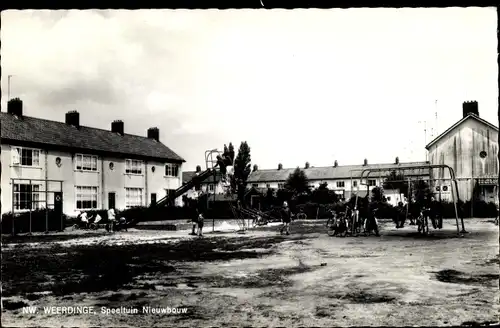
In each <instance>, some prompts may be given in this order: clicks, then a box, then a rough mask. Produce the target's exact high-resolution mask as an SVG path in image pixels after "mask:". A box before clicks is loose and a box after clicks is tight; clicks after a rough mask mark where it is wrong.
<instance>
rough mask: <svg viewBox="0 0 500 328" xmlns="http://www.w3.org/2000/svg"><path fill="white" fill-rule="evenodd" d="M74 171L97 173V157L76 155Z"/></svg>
mask: <svg viewBox="0 0 500 328" xmlns="http://www.w3.org/2000/svg"><path fill="white" fill-rule="evenodd" d="M76 169H77V170H79V171H91V172H97V156H94V155H81V154H77V155H76Z"/></svg>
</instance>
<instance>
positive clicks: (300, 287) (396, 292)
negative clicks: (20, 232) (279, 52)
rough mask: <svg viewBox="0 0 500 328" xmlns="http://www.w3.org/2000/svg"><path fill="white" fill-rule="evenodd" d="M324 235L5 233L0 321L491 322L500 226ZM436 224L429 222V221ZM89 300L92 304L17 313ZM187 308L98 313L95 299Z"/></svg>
mask: <svg viewBox="0 0 500 328" xmlns="http://www.w3.org/2000/svg"><path fill="white" fill-rule="evenodd" d="M454 223H455V222H454V220H445V222H444V226H443V229H442V230H438V231H431V233H432V235H431V236H427V237H423V236H419V235H417V233H416V228H415V227H412V226H407V227H405V228H403V229H396V228H395V227H394V225H393V224H392V223H389V222H385V223H382V228H381V233H382V236H381V237H375V236H370V237H346V238H341V237H329V236H328V235H327V234H326V231H325V227H324V224H325V222H324V221H302V222H294V223H292V235H290V236H280V235H279V234H278V233H277V227H276V226H273V227H263V228H259V229H255V230H251V231H248V232H247V233H246V234H237V233H234V232H218V233H206V234H205V236H204V237H202V238H198V237H193V236H188V234H187V232H186V231H177V232H171V231H169V232H165V231H148V230H135V229H130V230H129V231H128V232H119V233H115V234H107V233H102V232H91V233H83V232H70V233H59V234H54V235H35V236H31V237H16V238H12V237H2V292H3V294H2V303H3V311H2V326H19V327H26V326H35V325H36V326H45V327H49V326H57V327H67V326H78V327H85V326H113V327H118V326H120V327H124V326H131V327H140V326H141V327H142V326H161V327H165V326H174V325H176V326H179V325H181V326H191V327H195V326H196V327H202V326H208V325H211V326H222V325H234V326H243V325H246V326H248V325H251V326H287V327H292V326H294V327H295V326H328V327H330V326H435V325H437V326H443V325H472V324H476V323H480V324H488V323H497V322H498V321H499V319H498V313H499V309H500V306H499V296H498V289H499V282H498V281H499V274H498V273H499V255H498V254H499V229H498V226H495V225H494V224H493V220H488V219H472V220H471V219H468V220H467V221H466V228H467V230H468V231H469V232H470V233H468V234H465V235H464V236H463V237H457V235H456V228H455V226H454ZM431 230H432V229H431ZM25 306H37V307H38V308H39V309H40V308H43V307H51V306H93V307H95V309H96V311H97V312H96V313H95V314H73V315H68V314H45V313H43V311H42V310H39V311H38V313H36V314H27V313H23V311H22V308H23V307H25ZM143 306H151V307H154V308H167V307H168V308H184V309H186V313H182V314H147V313H143V312H142V310H139V311H138V313H137V314H102V313H100V309H101V307H105V308H106V309H115V308H120V307H126V308H136V309H142V307H143Z"/></svg>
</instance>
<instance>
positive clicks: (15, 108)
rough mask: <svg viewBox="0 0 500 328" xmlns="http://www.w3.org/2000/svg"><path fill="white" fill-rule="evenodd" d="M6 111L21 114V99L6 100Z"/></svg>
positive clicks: (19, 115)
mask: <svg viewBox="0 0 500 328" xmlns="http://www.w3.org/2000/svg"><path fill="white" fill-rule="evenodd" d="M7 113H9V114H11V115H16V116H18V117H22V116H23V101H22V100H21V99H19V98H14V99H11V100H9V101H8V102H7Z"/></svg>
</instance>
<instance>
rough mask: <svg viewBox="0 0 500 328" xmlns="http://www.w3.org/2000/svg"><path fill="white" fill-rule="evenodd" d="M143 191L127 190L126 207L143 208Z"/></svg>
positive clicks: (137, 189) (136, 189)
mask: <svg viewBox="0 0 500 328" xmlns="http://www.w3.org/2000/svg"><path fill="white" fill-rule="evenodd" d="M142 205H143V203H142V189H141V188H125V207H127V208H130V207H136V206H142Z"/></svg>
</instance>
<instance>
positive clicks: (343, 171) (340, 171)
mask: <svg viewBox="0 0 500 328" xmlns="http://www.w3.org/2000/svg"><path fill="white" fill-rule="evenodd" d="M419 165H428V163H427V162H408V163H400V164H368V165H366V166H364V165H344V166H337V167H334V166H326V167H310V168H308V169H303V170H304V172H305V174H306V176H307V178H308V179H309V180H310V181H323V180H335V179H350V178H351V170H359V171H353V172H352V177H353V178H360V177H361V170H363V169H376V168H388V170H387V171H380V172H372V173H371V174H370V176H371V177H378V176H387V175H389V174H390V173H391V171H393V170H397V169H398V168H399V169H402V168H406V169H407V170H405V171H404V172H402V173H403V174H404V175H405V176H427V175H429V171H428V170H427V169H411V168H412V167H415V166H419ZM294 170H295V168H293V169H292V168H288V169H281V170H277V169H274V170H258V171H254V172H252V173H250V176H249V177H248V180H247V181H248V182H253V183H257V182H284V181H286V179H287V178H288V176H289V175H290V174H291V173H293V171H294ZM365 177H366V174H365Z"/></svg>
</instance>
